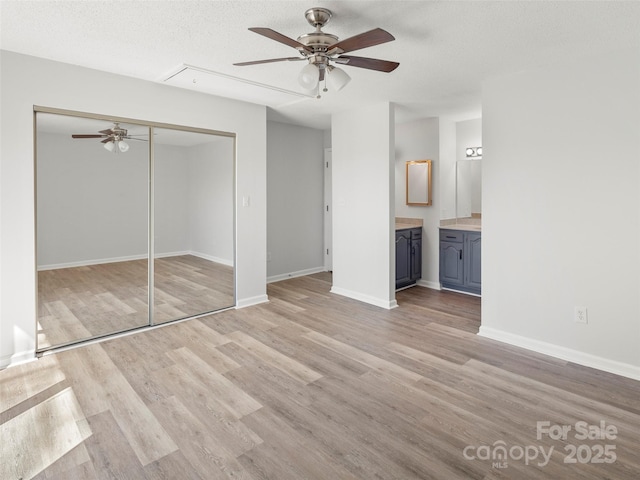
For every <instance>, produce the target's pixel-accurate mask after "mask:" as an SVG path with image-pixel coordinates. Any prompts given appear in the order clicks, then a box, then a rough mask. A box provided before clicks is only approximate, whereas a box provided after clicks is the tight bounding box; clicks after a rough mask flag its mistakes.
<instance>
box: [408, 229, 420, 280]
mask: <svg viewBox="0 0 640 480" xmlns="http://www.w3.org/2000/svg"><path fill="white" fill-rule="evenodd" d="M410 272H411V273H410V275H411V281H412V282H414V281H416V280H418V279H420V278H421V277H422V236H421V235H420V234H419V233H417V232H415V231H414V230H412V232H411V266H410Z"/></svg>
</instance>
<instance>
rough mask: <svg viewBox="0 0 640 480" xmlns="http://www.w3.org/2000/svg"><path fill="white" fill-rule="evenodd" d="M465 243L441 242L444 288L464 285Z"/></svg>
mask: <svg viewBox="0 0 640 480" xmlns="http://www.w3.org/2000/svg"><path fill="white" fill-rule="evenodd" d="M463 245H464V244H463V243H452V242H440V282H441V283H442V284H444V286H447V284H449V285H463V284H464V275H463V273H464V271H463V260H462V247H463Z"/></svg>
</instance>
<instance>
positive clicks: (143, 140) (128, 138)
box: [124, 137, 149, 142]
mask: <svg viewBox="0 0 640 480" xmlns="http://www.w3.org/2000/svg"><path fill="white" fill-rule="evenodd" d="M124 138H126V139H127V140H138V141H139V142H148V141H149V140H146V139H144V138H134V137H124Z"/></svg>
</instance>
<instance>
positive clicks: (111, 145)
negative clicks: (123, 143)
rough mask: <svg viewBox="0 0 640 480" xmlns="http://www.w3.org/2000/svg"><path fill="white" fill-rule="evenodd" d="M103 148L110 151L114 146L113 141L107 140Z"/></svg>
mask: <svg viewBox="0 0 640 480" xmlns="http://www.w3.org/2000/svg"><path fill="white" fill-rule="evenodd" d="M104 148H106V149H107V150H109V151H110V152H113V149H114V148H116V144H115V143H114V142H107V143H105V144H104Z"/></svg>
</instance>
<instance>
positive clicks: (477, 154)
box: [465, 147, 482, 158]
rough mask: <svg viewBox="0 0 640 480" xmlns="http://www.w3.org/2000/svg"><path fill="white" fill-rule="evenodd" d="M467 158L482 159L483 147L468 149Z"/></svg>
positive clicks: (466, 151)
mask: <svg viewBox="0 0 640 480" xmlns="http://www.w3.org/2000/svg"><path fill="white" fill-rule="evenodd" d="M465 153H466V154H467V158H482V147H467V149H466V150H465Z"/></svg>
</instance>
